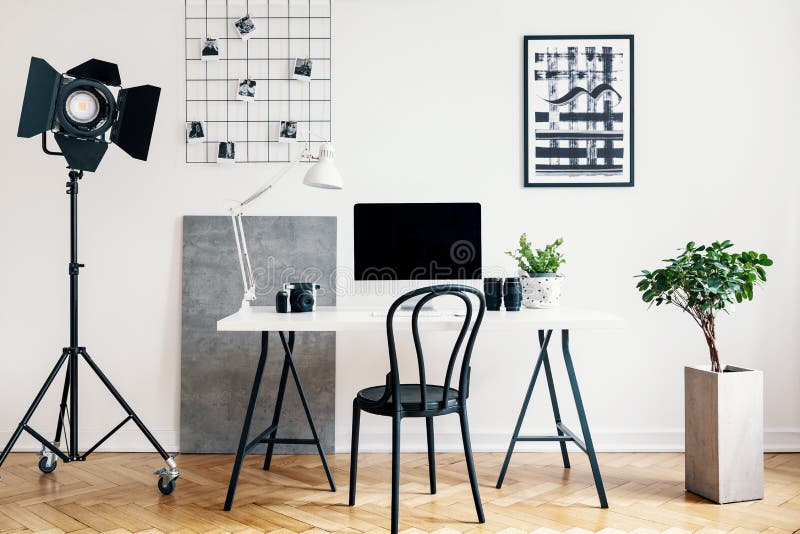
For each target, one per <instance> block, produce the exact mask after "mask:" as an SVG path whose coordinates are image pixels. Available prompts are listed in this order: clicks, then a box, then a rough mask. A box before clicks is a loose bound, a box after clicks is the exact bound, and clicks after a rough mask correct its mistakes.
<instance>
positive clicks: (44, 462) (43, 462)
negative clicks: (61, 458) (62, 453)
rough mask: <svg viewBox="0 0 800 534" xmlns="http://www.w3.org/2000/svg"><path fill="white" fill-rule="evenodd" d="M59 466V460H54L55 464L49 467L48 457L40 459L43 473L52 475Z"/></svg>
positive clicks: (40, 469) (40, 467) (40, 468)
mask: <svg viewBox="0 0 800 534" xmlns="http://www.w3.org/2000/svg"><path fill="white" fill-rule="evenodd" d="M57 466H58V460H56V459H53V464H52V465H50V466H48V465H47V457H46V456H43V457H41V458H39V471H41V472H42V473H52V472H53V471H55V470H56V467H57Z"/></svg>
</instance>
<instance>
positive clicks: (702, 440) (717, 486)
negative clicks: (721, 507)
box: [684, 365, 764, 504]
mask: <svg viewBox="0 0 800 534" xmlns="http://www.w3.org/2000/svg"><path fill="white" fill-rule="evenodd" d="M684 388H685V390H684V391H685V415H686V489H687V490H688V491H690V492H692V493H694V494H697V495H700V496H701V497H705V498H706V499H709V500H711V501H714V502H717V503H720V504H724V503H729V502H738V501H752V500H755V499H762V498H763V497H764V376H763V374H762V373H761V371H754V370H752V369H743V368H741V367H733V366H730V365H728V366H726V367H725V370H724V372H722V373H714V372H712V371H711V366H709V365H704V366H687V367H685V368H684Z"/></svg>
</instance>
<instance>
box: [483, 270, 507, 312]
mask: <svg viewBox="0 0 800 534" xmlns="http://www.w3.org/2000/svg"><path fill="white" fill-rule="evenodd" d="M483 295H484V296H485V297H486V309H487V310H489V311H498V310H500V305H501V304H502V302H503V279H502V278H484V279H483Z"/></svg>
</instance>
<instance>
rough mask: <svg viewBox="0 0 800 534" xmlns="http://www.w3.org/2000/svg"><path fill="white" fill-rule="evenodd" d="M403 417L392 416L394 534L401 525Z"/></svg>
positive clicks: (392, 529)
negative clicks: (401, 435) (401, 439)
mask: <svg viewBox="0 0 800 534" xmlns="http://www.w3.org/2000/svg"><path fill="white" fill-rule="evenodd" d="M401 421H402V418H401V417H400V415H398V414H395V415H393V416H392V528H391V532H392V534H397V532H398V528H399V525H400V422H401Z"/></svg>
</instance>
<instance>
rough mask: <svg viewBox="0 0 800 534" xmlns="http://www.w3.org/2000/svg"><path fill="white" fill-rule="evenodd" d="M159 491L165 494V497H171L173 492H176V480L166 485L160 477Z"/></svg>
mask: <svg viewBox="0 0 800 534" xmlns="http://www.w3.org/2000/svg"><path fill="white" fill-rule="evenodd" d="M158 491H160V492H161V493H163V494H164V495H169V494H170V493H172V492H173V491H175V480H170V481H169V482H167V483H166V484H164V479H163V478H161V477H158Z"/></svg>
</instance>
